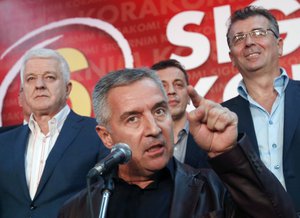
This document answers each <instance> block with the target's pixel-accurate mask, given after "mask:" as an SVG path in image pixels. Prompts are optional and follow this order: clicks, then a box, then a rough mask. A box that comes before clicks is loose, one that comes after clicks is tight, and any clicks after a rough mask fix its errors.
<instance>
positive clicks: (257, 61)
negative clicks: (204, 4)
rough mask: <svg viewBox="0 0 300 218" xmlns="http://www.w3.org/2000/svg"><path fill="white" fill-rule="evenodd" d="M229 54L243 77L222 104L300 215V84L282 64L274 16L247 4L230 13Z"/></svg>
mask: <svg viewBox="0 0 300 218" xmlns="http://www.w3.org/2000/svg"><path fill="white" fill-rule="evenodd" d="M227 42H228V46H229V49H230V52H229V55H230V58H231V61H232V63H233V65H234V66H235V67H236V68H237V69H238V70H239V72H240V73H241V75H242V77H243V79H242V81H241V82H240V84H239V86H238V93H239V95H238V96H237V97H235V98H233V99H230V100H228V101H226V102H224V103H223V106H225V107H228V108H229V109H230V110H232V111H234V112H235V113H237V115H238V119H239V127H238V128H239V132H245V133H246V134H247V135H248V136H249V137H250V138H251V141H252V144H253V145H254V147H255V149H256V151H257V153H258V154H259V155H260V158H261V159H262V161H263V162H264V164H265V165H266V166H267V167H268V168H269V170H270V171H272V172H273V174H274V175H275V176H276V177H277V178H278V180H279V181H280V182H281V184H282V185H283V186H284V188H285V189H286V190H287V192H288V193H289V194H290V195H291V196H292V198H293V201H294V204H295V207H296V209H297V211H298V213H299V215H300V185H299V184H300V114H299V112H298V108H299V107H300V82H299V81H294V80H291V79H289V78H288V75H287V73H286V71H285V70H284V69H283V68H282V67H280V65H279V58H280V56H281V55H282V50H283V40H282V38H280V34H279V26H278V23H277V21H276V19H275V17H274V16H273V15H272V14H271V13H270V12H269V11H267V10H265V9H263V8H258V7H254V6H248V7H246V8H244V9H241V10H238V11H236V12H234V13H233V15H232V16H231V17H230V24H229V27H228V31H227Z"/></svg>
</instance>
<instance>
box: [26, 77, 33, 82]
mask: <svg viewBox="0 0 300 218" xmlns="http://www.w3.org/2000/svg"><path fill="white" fill-rule="evenodd" d="M26 80H27V81H28V82H29V81H32V80H34V77H27V79H26Z"/></svg>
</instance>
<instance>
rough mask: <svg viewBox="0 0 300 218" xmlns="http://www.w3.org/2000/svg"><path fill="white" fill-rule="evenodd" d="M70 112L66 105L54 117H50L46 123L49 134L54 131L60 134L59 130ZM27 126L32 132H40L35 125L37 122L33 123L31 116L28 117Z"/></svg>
mask: <svg viewBox="0 0 300 218" xmlns="http://www.w3.org/2000/svg"><path fill="white" fill-rule="evenodd" d="M70 111H71V109H70V107H69V106H68V105H66V106H65V107H63V109H61V110H60V111H59V112H58V113H57V114H56V115H55V116H54V117H52V118H51V119H50V120H49V121H48V126H49V132H52V131H54V130H55V129H56V130H58V132H60V130H61V129H62V126H63V124H64V121H65V120H66V118H67V116H68V114H69V113H70ZM28 126H29V128H30V130H31V131H32V132H34V131H38V130H39V131H40V127H39V125H38V124H37V122H36V121H35V119H34V116H33V114H31V115H30V118H29V122H28Z"/></svg>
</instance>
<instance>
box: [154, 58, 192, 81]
mask: <svg viewBox="0 0 300 218" xmlns="http://www.w3.org/2000/svg"><path fill="white" fill-rule="evenodd" d="M169 67H176V68H178V69H179V70H181V71H182V73H183V74H184V78H185V81H186V84H187V85H189V77H188V74H187V72H186V70H185V68H184V66H183V65H182V64H181V63H180V62H179V61H177V60H175V59H168V60H163V61H160V62H157V63H155V64H153V65H152V67H151V69H152V70H164V69H166V68H169Z"/></svg>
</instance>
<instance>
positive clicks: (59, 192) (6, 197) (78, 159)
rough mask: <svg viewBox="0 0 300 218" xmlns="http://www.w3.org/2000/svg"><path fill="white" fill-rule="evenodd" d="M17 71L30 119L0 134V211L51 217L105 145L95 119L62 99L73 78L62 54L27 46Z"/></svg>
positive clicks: (18, 217) (17, 216) (20, 217)
mask: <svg viewBox="0 0 300 218" xmlns="http://www.w3.org/2000/svg"><path fill="white" fill-rule="evenodd" d="M20 77H21V86H22V87H23V94H24V96H23V97H24V98H25V101H26V103H27V104H28V106H29V108H30V110H31V111H32V115H31V116H30V118H29V120H28V125H22V126H20V127H18V128H16V129H14V130H11V131H8V132H6V133H2V134H1V135H0V216H1V217H2V218H12V217H14V218H24V217H32V218H34V217H43V218H55V217H57V213H58V209H59V208H60V207H61V205H62V204H63V203H64V202H65V201H66V200H67V199H68V198H69V197H71V196H72V195H73V194H74V193H76V192H77V191H79V190H80V189H82V188H84V187H85V186H86V174H87V172H88V171H89V169H90V168H92V167H93V166H94V165H95V164H96V163H97V162H98V160H100V159H101V158H103V157H104V156H105V155H106V154H107V152H108V151H107V149H106V148H105V147H104V146H103V144H102V142H101V140H100V139H99V137H98V136H97V134H96V133H95V126H96V121H95V119H93V118H88V117H83V116H79V115H77V114H76V113H74V112H73V111H72V110H71V109H70V108H69V106H68V105H67V104H66V102H67V98H68V96H69V94H70V92H71V88H72V84H71V82H70V72H69V67H68V64H67V62H66V61H65V60H64V58H63V57H62V56H61V55H59V54H58V53H57V52H55V51H53V50H50V49H37V50H32V51H29V52H28V53H26V54H25V56H24V59H23V64H22V67H21V74H20Z"/></svg>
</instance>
